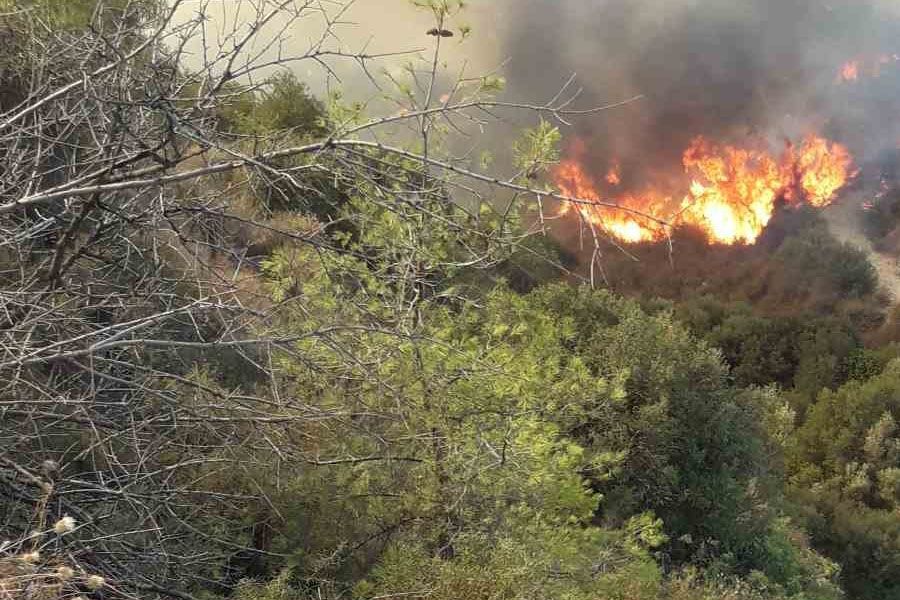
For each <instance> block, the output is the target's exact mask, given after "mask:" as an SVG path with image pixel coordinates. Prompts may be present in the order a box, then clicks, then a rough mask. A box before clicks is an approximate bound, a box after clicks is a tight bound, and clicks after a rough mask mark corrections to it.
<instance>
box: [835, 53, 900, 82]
mask: <svg viewBox="0 0 900 600" xmlns="http://www.w3.org/2000/svg"><path fill="white" fill-rule="evenodd" d="M897 62H900V55H897V54H879V55H877V56H868V57H863V58H856V59H853V60H849V61H847V62H845V63H844V64H843V65H841V67H840V69H838V74H837V77H835V83H838V84H841V83H854V82H858V81H860V79H862V78H863V77H869V78H873V79H878V78H879V77H881V75H882V73H883V71H884V69H886V68H888V67H889V66H890V65H892V64H894V63H897Z"/></svg>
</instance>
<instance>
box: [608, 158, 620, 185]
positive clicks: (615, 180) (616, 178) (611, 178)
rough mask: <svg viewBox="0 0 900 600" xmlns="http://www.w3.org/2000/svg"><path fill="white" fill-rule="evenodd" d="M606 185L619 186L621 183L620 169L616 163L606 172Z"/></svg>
mask: <svg viewBox="0 0 900 600" xmlns="http://www.w3.org/2000/svg"><path fill="white" fill-rule="evenodd" d="M606 183H608V184H610V185H619V184H620V183H622V167H621V166H619V163H618V162H615V163H613V166H611V167H610V168H609V171H607V172H606Z"/></svg>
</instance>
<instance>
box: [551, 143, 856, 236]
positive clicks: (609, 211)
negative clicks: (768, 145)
mask: <svg viewBox="0 0 900 600" xmlns="http://www.w3.org/2000/svg"><path fill="white" fill-rule="evenodd" d="M577 148H583V145H579V146H577ZM575 154H576V156H574V157H572V158H569V159H567V160H564V161H563V162H561V163H560V165H559V166H558V167H557V169H556V171H555V172H554V176H555V181H556V185H557V186H558V187H559V189H560V191H561V193H562V194H564V195H566V196H569V197H572V198H578V199H580V200H582V201H584V202H585V203H584V204H574V205H573V204H568V203H567V204H565V205H564V207H563V212H567V211H569V210H572V207H573V206H575V207H576V208H577V210H578V211H579V213H580V216H581V217H582V218H584V219H585V220H586V221H588V222H589V223H590V224H592V225H593V226H596V227H597V228H598V229H600V230H601V231H604V232H606V233H607V234H608V235H610V236H612V237H614V238H616V239H619V240H621V241H624V242H642V241H651V240H656V239H660V238H663V237H665V235H666V227H665V226H664V225H662V223H668V224H670V225H673V226H677V225H693V226H695V227H699V228H700V229H702V230H703V231H704V232H706V234H707V236H708V237H709V239H710V241H712V242H717V243H722V244H739V243H745V244H752V243H754V242H755V241H756V240H757V239H758V238H759V235H760V234H761V233H762V231H763V229H764V228H765V227H766V225H768V223H769V221H770V219H771V218H772V215H773V213H774V212H775V207H776V203H777V201H778V199H779V198H785V199H786V200H787V201H789V202H794V203H800V202H807V203H809V204H810V205H812V206H826V205H828V204H829V203H830V202H831V201H832V200H833V199H834V197H835V195H836V194H837V192H838V191H839V190H840V189H841V188H842V187H844V186H845V185H846V184H847V181H848V180H849V179H850V178H851V177H853V175H854V174H853V173H852V162H853V161H852V158H851V156H850V153H849V151H848V150H847V149H846V148H845V147H843V146H841V145H840V144H836V143H831V142H829V141H827V140H825V139H823V138H820V137H818V136H809V137H807V138H806V139H805V140H803V142H802V143H801V144H800V145H799V146H797V147H794V146H790V145H789V146H788V147H787V149H786V151H785V152H784V154H783V155H782V156H781V157H779V158H776V157H774V156H772V155H771V154H769V153H767V152H765V151H762V150H748V149H742V148H736V147H733V146H721V147H720V146H716V145H714V144H711V143H710V142H708V141H707V140H705V139H704V138H697V139H695V140H694V141H693V143H692V144H691V145H690V146H689V147H688V149H687V150H686V151H685V152H684V155H683V159H682V162H683V165H684V169H685V172H686V174H687V175H688V177H689V179H690V180H691V183H690V185H689V187H688V189H687V191H686V192H685V193H683V194H680V195H673V194H664V193H661V192H659V191H656V190H652V189H651V190H649V191H646V192H643V193H641V194H638V195H626V196H623V197H620V198H618V199H616V200H604V201H603V203H604V204H603V205H601V204H599V202H600V199H601V197H602V195H601V194H600V193H599V192H598V191H597V190H598V188H597V185H596V182H595V181H594V180H593V178H592V177H591V176H590V175H589V174H587V173H586V172H585V170H584V168H583V167H582V161H581V158H582V155H583V151H582V150H576V152H575ZM617 176H618V172H617ZM617 178H618V177H617ZM606 181H607V183H609V184H610V185H615V184H614V182H612V181H610V180H609V178H606ZM679 197H680V200H679V199H678V198H679ZM592 201H593V202H597V204H591V202H592Z"/></svg>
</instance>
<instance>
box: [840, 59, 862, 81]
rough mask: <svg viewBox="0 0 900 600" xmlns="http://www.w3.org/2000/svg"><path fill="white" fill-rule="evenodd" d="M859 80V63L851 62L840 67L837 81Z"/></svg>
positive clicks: (856, 61)
mask: <svg viewBox="0 0 900 600" xmlns="http://www.w3.org/2000/svg"><path fill="white" fill-rule="evenodd" d="M857 80H859V61H858V60H851V61H848V62H846V63H844V65H843V66H842V67H841V72H840V74H839V75H838V81H839V82H840V81H857Z"/></svg>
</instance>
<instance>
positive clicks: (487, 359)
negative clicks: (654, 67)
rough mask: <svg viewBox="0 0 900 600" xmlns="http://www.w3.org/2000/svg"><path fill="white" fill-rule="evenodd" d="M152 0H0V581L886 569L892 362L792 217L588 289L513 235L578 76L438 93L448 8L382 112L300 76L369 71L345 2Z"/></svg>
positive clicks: (86, 585) (246, 584)
mask: <svg viewBox="0 0 900 600" xmlns="http://www.w3.org/2000/svg"><path fill="white" fill-rule="evenodd" d="M181 4H182V3H181V2H177V1H176V2H173V3H169V4H165V3H157V2H153V1H152V0H140V1H124V0H123V1H119V0H115V1H107V0H79V1H78V2H69V1H62V0H39V1H38V0H34V1H28V2H25V1H22V2H18V1H16V2H13V1H12V0H6V1H3V0H0V36H2V37H3V39H4V42H5V44H6V46H5V47H6V48H7V52H6V53H5V54H4V55H3V56H2V57H0V84H2V86H0V89H2V92H0V145H2V153H0V157H2V158H0V229H2V235H0V306H2V310H0V340H2V345H0V373H2V378H0V380H2V383H0V389H2V391H3V394H2V397H0V415H2V419H0V519H2V521H0V522H2V524H3V525H2V529H0V597H3V598H6V597H10V598H47V599H50V598H63V597H66V598H73V599H77V600H85V599H88V598H97V599H100V598H106V599H112V598H123V599H124V598H129V599H133V598H136V597H137V598H160V599H162V598H166V599H177V600H218V599H220V598H221V599H224V598H234V599H237V600H275V599H284V598H295V599H297V600H302V599H307V598H309V599H313V598H315V599H319V600H321V599H334V600H337V599H338V598H353V599H357V600H376V599H378V600H383V599H387V598H401V597H411V598H426V597H427V598H433V599H446V600H457V599H462V600H513V599H523V600H524V599H526V598H529V599H530V598H563V599H570V600H578V599H584V600H593V599H598V598H602V599H607V598H608V599H620V600H662V599H671V600H707V599H709V600H713V599H716V600H718V599H731V600H768V599H771V600H776V599H778V600H782V599H783V600H787V599H791V600H835V599H839V598H844V597H848V598H859V599H866V600H867V599H869V598H872V599H874V598H889V597H893V596H895V595H896V594H897V593H898V587H900V580H898V573H900V568H898V567H900V564H898V561H900V546H898V542H897V540H898V533H900V518H898V516H897V515H898V514H900V513H898V506H897V503H898V502H900V462H898V461H900V428H898V426H897V420H898V419H900V404H898V400H897V399H898V398H900V351H898V347H897V346H896V345H895V344H892V343H890V342H895V341H897V340H894V339H893V338H892V335H893V334H892V333H891V331H892V329H891V327H892V325H891V323H892V321H891V319H890V318H888V317H886V316H885V314H884V304H883V299H882V298H881V297H880V296H879V295H878V292H877V279H876V276H875V273H874V271H873V269H872V267H871V265H869V263H868V261H867V260H866V257H865V256H864V255H863V254H862V253H860V252H859V251H856V250H855V249H853V248H852V247H849V246H845V245H842V244H840V243H839V242H837V241H836V240H834V239H833V238H832V237H831V236H830V234H829V233H828V230H827V228H826V227H825V225H824V223H823V222H822V221H821V220H820V219H819V218H818V217H817V216H816V215H815V214H813V213H810V212H803V211H799V212H790V211H787V212H785V213H784V214H782V215H780V216H779V217H778V220H776V222H775V223H773V225H772V226H771V227H770V228H769V230H768V231H767V232H766V235H765V237H764V239H763V240H761V242H760V243H759V244H758V245H757V246H754V247H735V248H721V249H719V248H716V251H715V252H710V249H709V246H708V244H707V241H706V240H703V239H701V238H699V237H698V234H697V232H693V231H687V230H681V231H676V232H674V234H673V240H672V242H673V245H672V246H671V247H667V246H666V245H662V244H646V245H636V246H635V247H634V248H633V249H630V250H633V251H634V252H635V253H637V254H640V256H641V262H639V263H635V262H634V261H633V260H632V259H631V258H630V257H628V256H626V255H625V254H624V253H621V252H613V253H605V254H604V256H605V257H606V258H605V259H604V269H605V273H606V275H607V278H608V283H609V284H610V287H611V288H612V291H611V290H599V289H594V288H593V287H592V286H590V285H588V282H587V281H585V279H589V278H582V277H581V276H580V274H579V272H578V269H579V267H578V264H579V263H578V260H577V259H578V257H577V252H576V251H575V249H573V248H567V247H565V245H564V244H563V243H561V242H557V241H555V238H553V237H552V236H550V235H534V231H533V229H534V228H533V227H532V223H533V222H537V223H539V224H544V223H545V219H544V218H543V217H544V216H545V215H544V214H543V210H544V201H547V200H555V201H558V202H564V201H566V200H565V199H564V198H561V197H559V196H558V195H557V194H555V193H554V191H553V190H552V188H551V187H550V186H548V185H545V184H544V183H542V182H543V181H544V179H546V178H545V177H543V176H544V175H545V174H546V170H547V169H548V168H549V167H550V166H551V165H552V164H553V163H554V162H555V161H556V160H558V159H559V153H558V144H559V142H560V138H561V134H560V130H559V129H558V128H557V126H556V124H559V123H565V122H566V117H567V116H570V114H572V111H573V110H574V109H571V108H570V105H571V104H572V101H573V100H574V99H575V97H576V96H577V95H578V94H577V91H575V90H574V89H570V86H566V87H564V88H563V89H562V90H561V91H560V94H559V95H558V96H557V97H556V98H555V99H554V101H553V102H552V103H550V104H541V105H529V104H527V103H522V102H516V103H504V102H503V101H501V100H499V99H498V96H497V93H498V92H499V91H500V90H501V89H502V84H503V82H502V80H501V79H499V78H497V77H496V76H471V75H469V74H467V73H464V74H462V75H459V76H458V77H457V78H455V79H454V78H452V77H449V75H448V72H447V68H446V67H445V66H443V63H442V57H443V53H442V47H446V45H447V44H450V43H454V44H455V43H460V41H461V40H464V39H466V38H467V37H468V36H469V34H470V33H471V32H470V30H469V29H468V28H467V27H466V26H465V25H464V24H463V23H462V21H461V18H462V12H461V11H462V10H463V3H462V2H456V1H449V0H427V1H426V0H422V1H416V2H415V3H414V4H416V5H417V6H418V7H419V8H420V9H422V10H424V11H426V13H427V14H430V15H432V16H433V17H434V26H435V27H434V29H433V30H432V31H430V32H429V34H428V36H426V39H425V41H427V42H428V43H429V45H430V50H429V51H428V52H427V53H425V54H424V55H423V54H421V53H413V54H411V55H410V56H408V57H406V58H408V59H409V60H410V63H409V65H408V66H407V67H406V68H405V69H401V70H399V71H389V72H388V73H386V74H384V77H383V79H384V80H386V81H388V82H389V83H390V84H391V86H392V87H390V88H388V87H387V86H385V87H384V88H383V89H381V90H380V92H381V93H382V94H383V97H381V98H380V101H381V102H383V103H384V104H386V105H388V106H389V107H390V109H389V111H388V112H385V113H378V112H375V110H374V109H370V108H369V107H366V106H363V105H357V104H353V103H349V102H347V101H345V100H344V99H343V98H342V97H341V96H340V95H339V94H337V93H334V94H332V95H330V96H327V97H321V98H316V97H315V96H314V95H313V94H312V93H311V92H310V90H309V88H308V87H307V85H306V82H305V81H303V80H302V78H301V77H300V76H299V75H298V73H301V72H303V71H302V70H300V69H295V68H293V67H295V66H296V65H297V64H301V65H302V64H304V63H307V64H310V65H319V66H323V67H324V68H325V70H326V72H327V70H328V69H331V68H333V66H332V65H333V64H334V62H336V61H342V60H346V61H349V62H351V63H355V64H358V65H361V66H362V68H363V69H364V72H367V73H369V74H370V75H371V74H372V73H373V71H372V70H370V69H372V68H373V67H372V64H373V63H376V62H377V61H378V60H379V59H380V58H384V57H379V56H372V55H370V54H365V53H360V54H352V53H348V52H347V51H346V50H345V48H346V46H343V45H341V44H337V43H336V42H335V41H334V40H335V39H336V36H337V33H336V30H335V27H336V23H338V22H339V21H340V19H339V16H340V14H341V8H340V6H337V4H339V3H335V4H336V6H337V7H336V8H335V7H326V8H323V7H322V6H316V7H315V8H313V5H312V4H310V3H302V2H297V3H292V2H281V1H279V2H273V1H257V2H253V3H251V2H247V3H241V6H240V7H239V9H241V10H243V11H244V13H243V14H244V17H245V19H246V23H244V24H243V25H235V27H234V28H233V29H232V30H230V31H229V30H228V29H227V27H226V28H225V29H216V27H217V26H214V25H212V24H210V21H209V19H208V17H209V15H208V14H207V13H205V12H204V11H207V10H209V7H208V6H206V4H205V3H200V9H199V12H197V13H196V14H195V13H191V14H192V15H193V16H189V17H184V16H183V14H184V13H179V12H178V10H179V9H183V8H184V7H183V6H181ZM195 8H196V7H195ZM323 11H324V12H323ZM176 15H182V16H181V17H179V18H176ZM300 19H309V20H315V19H318V20H319V25H320V26H321V28H322V37H321V39H319V40H318V41H317V42H314V43H313V45H312V46H311V47H309V48H308V49H306V50H305V51H304V52H301V53H299V54H296V55H290V56H289V55H286V54H284V53H282V52H281V51H280V49H279V47H278V40H279V39H281V38H280V36H281V35H283V34H284V32H283V31H282V33H281V34H279V33H278V31H279V29H278V28H279V27H282V26H290V25H291V24H293V23H296V22H298V20H300ZM248 24H249V25H250V26H249V27H247V26H246V25H248ZM273 27H274V28H275V30H276V31H275V33H274V34H273V33H272V28H273ZM214 30H215V36H213V32H214ZM451 33H452V34H454V35H453V36H451V35H449V34H451ZM476 34H477V33H476ZM213 37H215V39H217V40H218V41H217V42H216V47H212V46H208V47H205V48H202V49H201V54H202V55H203V56H202V58H199V59H198V58H197V56H196V55H194V54H192V52H193V51H192V50H189V49H188V48H189V46H190V44H189V42H191V41H193V42H196V41H197V40H211V39H213ZM454 38H456V39H454ZM265 40H268V41H265ZM272 40H275V41H274V42H273V41H272ZM260 44H262V45H265V44H270V45H269V46H268V49H267V50H264V51H262V52H259V47H260ZM191 57H192V58H191ZM509 111H517V114H519V115H520V116H521V115H523V114H524V115H526V116H529V117H531V118H533V123H532V125H533V126H532V127H530V128H526V129H525V130H524V131H523V132H521V136H520V137H519V139H518V140H517V141H515V142H513V143H510V144H509V148H508V150H507V154H508V156H509V159H510V160H509V161H508V162H509V164H510V165H511V167H510V168H511V171H510V172H508V173H503V172H501V170H500V169H499V168H496V167H492V166H490V165H489V162H490V161H487V160H473V159H472V158H471V157H473V156H476V155H479V156H481V157H482V158H484V157H485V156H486V155H480V154H479V153H478V152H469V153H468V154H467V155H466V157H465V158H464V159H459V158H454V155H453V153H452V152H451V151H450V150H449V149H450V148H452V147H453V145H454V143H455V136H456V135H459V134H461V133H468V131H467V130H466V128H467V127H472V126H473V125H474V129H476V130H477V129H479V128H481V126H483V125H485V122H484V119H485V118H486V115H490V114H494V113H498V112H501V113H502V112H509ZM377 114H386V115H387V116H381V117H379V116H376V115H377ZM486 149H487V148H485V150H486ZM476 163H477V164H476ZM562 239H564V238H562ZM595 243H596V244H604V243H605V242H604V241H603V240H598V241H596V242H595ZM671 248H676V249H677V250H676V252H675V253H674V255H673V254H672V253H671ZM603 249H604V248H601V247H600V246H597V247H595V248H592V252H594V253H598V252H599V251H600V250H603ZM719 250H721V252H720V251H719ZM673 256H674V260H673ZM711 257H712V258H711ZM726 265H728V267H727V268H726ZM650 275H652V276H650ZM876 339H877V340H880V341H882V342H884V343H882V344H880V345H877V346H876V345H875V344H874V342H873V340H876Z"/></svg>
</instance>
